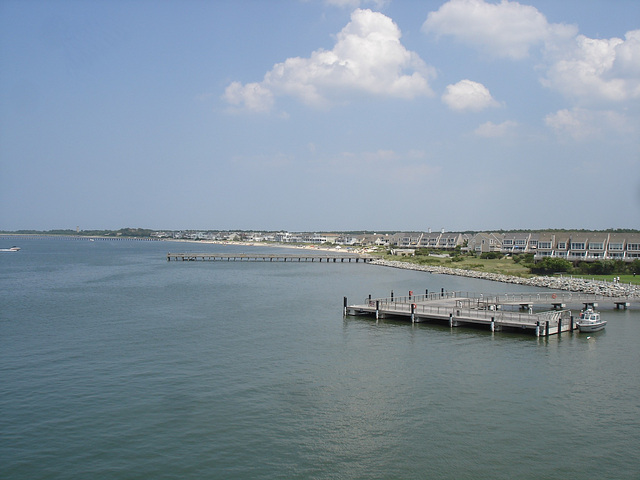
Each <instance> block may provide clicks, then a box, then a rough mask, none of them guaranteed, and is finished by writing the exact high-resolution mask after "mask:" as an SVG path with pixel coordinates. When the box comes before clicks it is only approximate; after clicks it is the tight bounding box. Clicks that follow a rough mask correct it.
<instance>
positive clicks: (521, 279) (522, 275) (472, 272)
mask: <svg viewBox="0 0 640 480" xmlns="http://www.w3.org/2000/svg"><path fill="white" fill-rule="evenodd" d="M35 236H42V237H70V236H71V237H76V238H79V239H88V238H104V239H107V240H108V239H110V240H114V239H116V238H118V237H113V236H102V235H92V236H86V235H80V236H76V235H67V234H63V235H60V234H51V233H39V234H38V233H8V232H7V233H0V237H12V238H16V237H35ZM119 238H122V239H123V240H124V239H131V240H135V239H138V240H148V238H144V237H137V236H131V237H124V238H123V237H119ZM156 241H162V242H171V243H185V244H192V245H195V244H217V245H238V246H247V247H273V248H287V249H301V250H315V251H326V252H334V253H336V252H349V253H359V254H366V255H371V256H377V257H379V258H378V259H375V260H372V261H371V262H370V265H378V266H383V267H390V268H400V269H405V270H414V271H421V272H425V273H432V274H433V273H435V274H441V275H456V276H462V277H469V278H477V279H484V280H490V281H494V282H501V283H511V284H515V285H529V286H532V287H542V288H549V289H553V290H566V291H571V292H581V293H591V294H598V295H603V296H606V297H629V298H640V285H639V284H638V283H637V282H633V281H631V280H630V281H628V282H625V281H619V282H618V281H615V280H614V281H610V280H607V279H606V278H607V277H612V276H611V275H607V276H600V277H601V278H598V279H596V278H595V276H589V277H591V278H586V277H584V276H574V275H567V274H560V275H553V276H535V275H532V274H530V273H527V269H526V268H524V267H521V268H517V267H516V268H513V265H515V262H513V261H512V260H510V262H511V264H513V265H510V264H509V263H505V262H502V263H500V262H494V261H491V260H490V261H488V262H482V263H473V262H471V263H467V264H466V265H465V267H466V268H454V267H448V266H445V265H443V264H442V263H444V262H447V261H448V262H450V261H451V260H450V259H448V256H447V255H438V256H434V257H430V259H431V262H429V263H428V264H424V263H419V262H416V261H412V260H411V259H409V258H410V257H406V258H405V259H395V258H391V256H390V255H385V253H384V252H382V251H380V250H379V249H372V248H362V247H360V248H351V247H342V246H334V245H312V244H303V245H295V244H288V243H277V242H250V241H232V240H189V239H158V240H156ZM472 260H474V261H476V262H478V261H477V259H472ZM439 262H440V263H439ZM489 262H490V263H489ZM486 269H490V270H494V271H486ZM512 271H514V272H515V274H510V273H512ZM603 277H604V278H603ZM612 278H615V277H612ZM633 280H635V276H634V278H633Z"/></svg>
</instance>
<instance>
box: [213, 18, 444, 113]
mask: <svg viewBox="0 0 640 480" xmlns="http://www.w3.org/2000/svg"><path fill="white" fill-rule="evenodd" d="M400 37H401V32H400V29H399V28H398V26H397V25H396V24H395V23H394V22H393V21H392V20H391V19H390V18H389V17H387V16H385V15H383V14H381V13H378V12H372V11H371V10H362V9H357V10H355V11H354V12H353V13H352V14H351V21H350V22H349V23H348V24H347V25H346V26H345V27H344V28H343V29H342V31H341V32H340V33H338V35H337V41H336V44H335V45H334V47H333V49H332V50H324V49H320V50H316V51H314V52H313V53H312V54H311V56H310V57H308V58H300V57H294V58H288V59H287V60H285V61H284V62H282V63H278V64H276V65H274V67H273V68H272V69H271V70H270V71H269V72H267V73H266V74H265V76H264V79H263V80H262V82H260V83H249V84H246V85H243V84H241V83H239V82H233V83H232V84H230V85H229V86H228V87H227V89H226V90H225V94H224V96H223V98H224V99H225V100H226V101H227V102H229V103H230V104H231V105H234V106H237V107H244V108H246V109H248V110H253V111H267V110H269V109H270V108H271V107H272V106H273V103H274V99H275V97H276V96H279V95H287V96H291V97H295V98H297V99H299V100H301V101H302V102H304V103H306V104H308V105H314V106H321V105H326V104H327V103H328V102H329V101H330V100H335V99H340V98H345V97H346V95H347V94H348V93H349V92H354V91H356V92H364V93H367V94H371V95H386V96H392V97H398V98H405V99H412V98H415V97H417V96H421V95H433V92H432V90H431V88H430V87H429V79H430V78H431V77H434V76H435V73H434V69H433V68H431V67H429V66H427V65H426V64H425V63H424V62H423V61H422V59H421V58H420V57H419V56H418V55H417V54H416V53H414V52H411V51H409V50H407V49H406V48H405V47H404V46H403V45H402V43H401V42H400Z"/></svg>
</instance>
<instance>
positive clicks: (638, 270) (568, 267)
mask: <svg viewBox="0 0 640 480" xmlns="http://www.w3.org/2000/svg"><path fill="white" fill-rule="evenodd" d="M529 268H530V270H531V273H536V274H540V275H550V274H554V273H576V274H582V275H613V274H619V275H625V274H626V275H636V274H640V259H636V260H634V261H633V262H624V261H622V260H596V261H594V262H577V263H576V264H573V263H572V262H570V261H569V260H565V259H564V258H552V257H548V258H545V259H543V260H540V261H539V262H537V263H535V264H533V265H531V266H530V267H529Z"/></svg>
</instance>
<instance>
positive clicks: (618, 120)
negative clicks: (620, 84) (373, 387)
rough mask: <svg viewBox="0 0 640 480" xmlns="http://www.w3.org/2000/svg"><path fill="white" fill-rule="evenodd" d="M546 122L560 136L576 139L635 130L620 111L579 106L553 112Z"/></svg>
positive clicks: (626, 132)
mask: <svg viewBox="0 0 640 480" xmlns="http://www.w3.org/2000/svg"><path fill="white" fill-rule="evenodd" d="M545 123H546V125H547V126H548V127H549V128H551V129H552V130H554V131H555V133H556V134H557V135H558V136H560V137H564V138H572V139H573V140H576V141H581V140H587V139H592V138H597V137H600V136H601V135H603V134H604V133H607V134H615V133H618V134H619V133H622V134H628V133H632V132H633V130H634V127H633V126H632V125H631V124H630V122H628V121H627V118H626V117H625V116H624V115H622V114H620V113H618V112H614V111H611V110H606V111H593V110H588V109H585V108H579V107H576V108H572V109H570V110H569V109H563V110H559V111H557V112H556V113H551V114H549V115H547V116H546V118H545Z"/></svg>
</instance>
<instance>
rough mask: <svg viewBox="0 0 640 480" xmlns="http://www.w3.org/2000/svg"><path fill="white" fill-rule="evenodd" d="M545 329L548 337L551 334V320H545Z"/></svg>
mask: <svg viewBox="0 0 640 480" xmlns="http://www.w3.org/2000/svg"><path fill="white" fill-rule="evenodd" d="M545 329H546V332H547V333H546V334H545V337H548V336H549V320H547V321H546V322H545Z"/></svg>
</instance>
